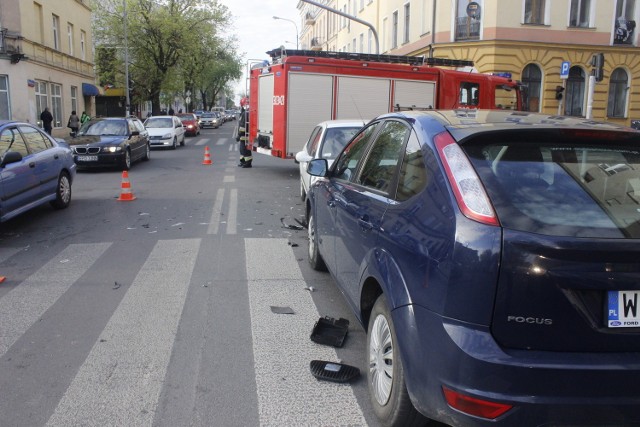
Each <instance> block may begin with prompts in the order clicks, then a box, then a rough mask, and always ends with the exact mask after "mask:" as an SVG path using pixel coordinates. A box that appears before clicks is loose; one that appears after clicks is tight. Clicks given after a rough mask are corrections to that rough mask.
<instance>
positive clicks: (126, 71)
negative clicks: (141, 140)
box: [122, 0, 131, 115]
mask: <svg viewBox="0 0 640 427" xmlns="http://www.w3.org/2000/svg"><path fill="white" fill-rule="evenodd" d="M122 8H123V11H124V80H125V83H124V84H125V94H126V96H127V98H126V99H127V101H126V104H127V107H126V108H127V115H129V114H131V100H130V99H129V41H128V40H127V38H128V37H127V0H122Z"/></svg>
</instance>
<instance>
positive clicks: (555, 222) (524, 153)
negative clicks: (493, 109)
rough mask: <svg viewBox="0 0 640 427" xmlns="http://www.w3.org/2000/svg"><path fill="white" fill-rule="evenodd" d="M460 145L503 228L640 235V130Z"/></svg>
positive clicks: (510, 137) (484, 139)
mask: <svg viewBox="0 0 640 427" xmlns="http://www.w3.org/2000/svg"><path fill="white" fill-rule="evenodd" d="M462 147H463V149H464V150H465V152H466V153H467V155H468V156H469V158H470V160H471V162H472V164H473V165H474V167H475V168H476V170H477V172H478V175H479V176H480V178H481V180H482V181H483V183H484V185H485V188H486V190H487V193H488V195H489V197H490V199H491V201H492V203H493V205H494V208H495V209H496V212H497V214H498V217H499V220H500V223H501V225H502V226H503V227H505V228H510V229H516V230H521V231H530V232H534V233H540V234H546V235H554V236H573V237H602V238H640V133H635V134H634V133H632V132H624V133H622V132H588V131H571V130H564V131H561V132H558V131H556V132H548V133H545V132H527V133H526V134H522V133H520V134H518V133H516V132H512V133H509V134H505V135H498V134H494V135H491V136H480V137H479V138H475V139H473V140H472V141H470V142H469V143H467V142H465V143H463V144H462Z"/></svg>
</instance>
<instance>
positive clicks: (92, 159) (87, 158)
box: [78, 156, 98, 162]
mask: <svg viewBox="0 0 640 427" xmlns="http://www.w3.org/2000/svg"><path fill="white" fill-rule="evenodd" d="M78 160H79V161H81V162H97V161H98V156H78Z"/></svg>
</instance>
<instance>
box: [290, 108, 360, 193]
mask: <svg viewBox="0 0 640 427" xmlns="http://www.w3.org/2000/svg"><path fill="white" fill-rule="evenodd" d="M365 123H366V122H365V121H363V120H327V121H324V122H322V123H319V124H318V125H317V126H316V127H315V128H313V131H311V136H309V139H308V140H307V143H306V144H305V146H304V148H303V149H302V151H299V152H298V153H296V162H298V164H299V165H300V197H301V198H302V200H303V201H304V200H305V199H306V197H307V191H308V190H309V186H310V184H311V182H313V180H314V177H312V176H311V175H309V173H308V172H307V164H308V163H309V162H310V161H311V160H313V159H320V158H323V159H327V164H328V166H329V167H331V164H332V163H333V159H335V158H336V156H337V155H338V154H339V153H340V151H342V149H343V148H344V146H345V145H346V144H347V142H349V140H350V139H351V137H352V136H353V135H354V134H355V133H356V132H357V131H358V130H359V129H360V128H361V127H362V126H364V125H365Z"/></svg>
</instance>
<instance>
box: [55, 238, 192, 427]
mask: <svg viewBox="0 0 640 427" xmlns="http://www.w3.org/2000/svg"><path fill="white" fill-rule="evenodd" d="M199 248H200V239H184V240H171V241H162V240H161V241H158V243H157V244H156V246H155V248H154V249H153V251H152V252H151V254H150V255H149V258H147V261H146V262H145V264H144V266H143V267H142V269H141V270H140V272H139V273H138V275H137V276H136V279H135V280H134V282H133V283H132V284H131V287H130V288H129V290H128V292H127V294H126V296H125V297H124V299H123V300H122V302H121V303H120V305H119V306H118V308H117V310H116V311H115V312H114V314H113V316H112V317H111V319H110V320H109V323H108V324H107V326H106V327H105V329H104V330H103V332H102V334H101V336H100V339H99V340H98V341H97V342H96V343H95V345H94V346H93V349H92V350H91V352H90V353H89V355H88V356H87V359H86V361H85V363H84V364H83V365H82V366H81V367H80V370H79V371H78V374H77V375H76V377H75V378H74V380H73V382H72V383H71V385H70V386H69V388H68V389H67V392H66V393H65V395H64V396H63V397H62V399H61V400H60V402H59V404H58V406H57V408H56V410H55V412H54V413H53V415H52V416H51V418H49V421H48V422H47V426H72V425H74V426H80V425H83V426H106V425H138V426H140V425H147V426H150V425H151V424H152V422H153V417H154V415H155V412H156V408H157V405H158V399H159V396H160V392H161V389H162V386H163V380H164V377H165V374H166V371H167V366H168V365H169V360H170V357H171V349H172V347H173V343H174V339H175V336H176V333H177V330H178V323H179V321H180V318H181V314H182V310H183V307H184V303H185V299H186V295H187V289H188V288H189V283H190V281H191V275H192V273H193V268H194V265H195V260H196V257H197V254H198V250H199ZM85 256H86V255H85ZM85 256H83V259H84V258H85ZM65 267H66V265H65ZM47 290H48V287H47Z"/></svg>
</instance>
